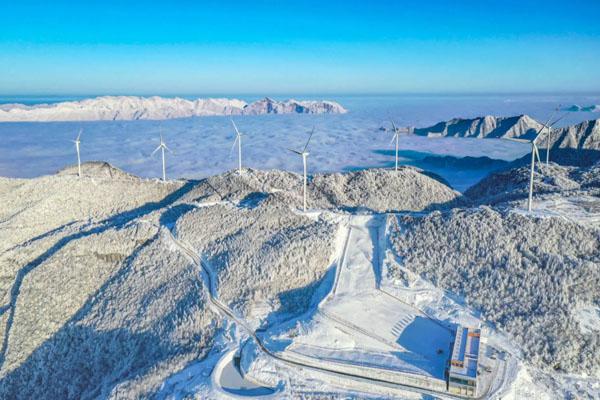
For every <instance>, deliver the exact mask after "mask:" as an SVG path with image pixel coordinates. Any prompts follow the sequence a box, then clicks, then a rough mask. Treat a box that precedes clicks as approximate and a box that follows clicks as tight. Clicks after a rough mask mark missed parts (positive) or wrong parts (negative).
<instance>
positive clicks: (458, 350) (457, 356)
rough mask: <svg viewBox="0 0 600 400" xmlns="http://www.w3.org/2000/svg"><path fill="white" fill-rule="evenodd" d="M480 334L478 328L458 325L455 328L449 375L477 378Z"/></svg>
mask: <svg viewBox="0 0 600 400" xmlns="http://www.w3.org/2000/svg"><path fill="white" fill-rule="evenodd" d="M480 336H481V330H480V329H475V328H467V327H464V326H459V327H458V328H457V329H456V336H455V339H454V347H453V349H452V357H451V358H450V375H453V376H456V377H465V378H471V379H475V378H477V362H478V360H479V340H480Z"/></svg>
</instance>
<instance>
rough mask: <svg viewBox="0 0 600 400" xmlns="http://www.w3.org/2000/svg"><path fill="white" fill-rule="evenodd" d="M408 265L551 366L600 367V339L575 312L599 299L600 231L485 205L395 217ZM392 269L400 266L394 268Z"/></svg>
mask: <svg viewBox="0 0 600 400" xmlns="http://www.w3.org/2000/svg"><path fill="white" fill-rule="evenodd" d="M389 224H390V225H389V228H390V241H391V245H392V248H393V250H394V251H395V252H396V253H397V254H398V256H399V257H400V258H401V260H402V263H403V265H404V267H406V268H409V269H410V270H412V271H414V272H416V273H418V274H420V275H421V276H423V277H424V278H425V279H428V280H430V281H432V282H433V283H434V284H435V285H437V286H440V287H442V288H444V289H447V290H450V291H452V292H454V293H457V294H459V295H461V296H464V298H465V300H466V302H467V303H468V304H469V305H470V306H472V307H474V308H476V309H479V310H480V311H481V312H482V314H483V316H484V317H485V319H487V320H488V321H490V322H492V323H494V324H495V325H496V326H497V327H498V328H500V329H502V330H505V331H507V332H508V333H509V334H510V335H511V336H512V337H513V338H515V339H516V340H517V342H518V343H519V344H520V345H521V346H522V349H523V351H524V354H525V357H526V360H529V361H531V362H532V363H534V364H535V365H537V366H539V367H541V368H545V369H555V370H559V371H568V372H573V373H581V372H582V371H587V372H589V373H592V372H597V371H598V369H599V366H600V340H599V339H600V338H599V337H598V334H597V332H587V333H584V332H582V330H581V329H580V326H579V324H578V322H577V320H576V319H575V318H574V312H575V310H576V308H577V307H578V306H579V305H584V304H586V305H593V304H595V305H599V304H600V290H599V289H598V288H600V268H599V265H600V251H599V250H598V249H600V231H598V230H594V229H589V228H585V227H583V226H581V225H578V224H576V223H574V222H569V221H565V220H563V219H561V218H532V217H530V216H523V215H520V214H518V213H514V212H511V211H500V210H497V209H492V208H489V207H485V206H482V207H480V208H475V209H455V210H453V211H451V212H446V213H441V212H434V213H432V214H430V215H427V216H424V217H421V218H418V217H411V216H401V217H395V216H390V217H389ZM391 268H392V269H391V271H392V272H391V273H398V274H399V273H400V271H399V270H398V269H397V268H398V267H397V266H396V270H394V267H393V266H392V267H391Z"/></svg>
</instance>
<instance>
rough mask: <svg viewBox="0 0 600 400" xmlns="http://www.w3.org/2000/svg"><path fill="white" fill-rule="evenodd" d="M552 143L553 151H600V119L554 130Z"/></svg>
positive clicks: (551, 136)
mask: <svg viewBox="0 0 600 400" xmlns="http://www.w3.org/2000/svg"><path fill="white" fill-rule="evenodd" d="M550 142H551V145H552V148H553V149H565V148H567V149H568V148H571V149H592V150H600V118H599V119H592V120H589V121H583V122H581V123H579V124H577V125H571V126H566V127H564V128H560V129H556V130H553V131H552V134H551V135H550ZM542 143H544V144H545V140H542Z"/></svg>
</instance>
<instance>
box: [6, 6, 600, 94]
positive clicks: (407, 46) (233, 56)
mask: <svg viewBox="0 0 600 400" xmlns="http://www.w3.org/2000/svg"><path fill="white" fill-rule="evenodd" d="M598 15H600V1H597V0H588V1H580V0H579V1H578V0H571V1H568V2H567V1H553V0H546V1H525V0H523V1H516V0H502V1H492V0H478V1H476V0H472V1H467V0H465V1H424V0H421V1H379V2H377V1H369V2H367V1H352V0H347V1H336V0H328V1H326V0H322V1H289V2H288V1H260V0H252V1H248V0H246V1H234V0H230V1H227V2H224V1H219V2H217V1H215V2H212V1H170V2H167V1H162V2H152V1H138V2H127V1H120V2H117V1H112V0H104V1H81V2H66V1H60V0H55V1H43V2H41V1H39V2H36V1H27V0H24V1H1V2H0V71H1V73H0V95H26V94H32V95H33V94H43V95H86V94H179V95H193V94H244V93H252V94H260V95H276V94H303V93H305V94H312V93H314V94H326V93H336V94H344V93H447V92H448V93H457V92H458V93H481V92H552V93H558V92H598V91H600V24H598V23H597V19H598Z"/></svg>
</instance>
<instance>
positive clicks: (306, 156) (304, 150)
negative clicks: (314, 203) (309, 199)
mask: <svg viewBox="0 0 600 400" xmlns="http://www.w3.org/2000/svg"><path fill="white" fill-rule="evenodd" d="M313 133H315V128H314V127H313V129H312V131H311V132H310V136H309V137H308V140H307V141H306V144H305V145H304V148H303V149H302V151H297V150H293V149H288V150H289V151H291V152H293V153H296V154H298V155H300V156H302V166H303V167H304V184H303V188H304V190H303V203H302V205H303V210H304V212H306V185H307V177H306V160H307V158H308V154H309V153H308V152H307V151H306V149H307V148H308V144H309V143H310V139H311V138H312V136H313Z"/></svg>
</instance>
